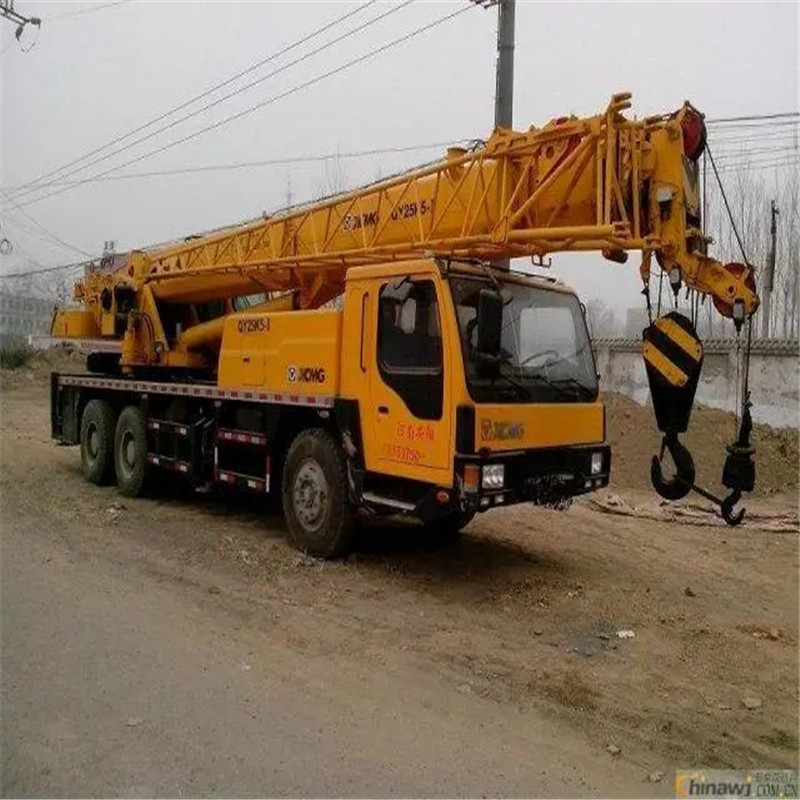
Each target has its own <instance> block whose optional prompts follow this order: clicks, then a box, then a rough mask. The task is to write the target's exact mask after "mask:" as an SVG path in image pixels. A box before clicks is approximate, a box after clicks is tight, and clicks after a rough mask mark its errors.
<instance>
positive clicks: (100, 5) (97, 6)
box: [45, 0, 131, 24]
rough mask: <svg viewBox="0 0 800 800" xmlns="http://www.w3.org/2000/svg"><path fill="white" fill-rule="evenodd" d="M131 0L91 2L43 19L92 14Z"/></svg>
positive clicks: (53, 20) (54, 20)
mask: <svg viewBox="0 0 800 800" xmlns="http://www.w3.org/2000/svg"><path fill="white" fill-rule="evenodd" d="M130 2H131V0H114V2H113V3H93V4H92V5H90V6H86V8H78V9H76V10H75V11H67V12H66V13H64V14H58V15H56V16H55V17H50V19H45V22H47V23H48V24H49V23H51V22H58V21H59V20H62V19H67V18H68V17H77V16H79V15H81V14H92V13H94V12H95V11H104V10H105V9H107V8H114V6H123V5H125V3H130Z"/></svg>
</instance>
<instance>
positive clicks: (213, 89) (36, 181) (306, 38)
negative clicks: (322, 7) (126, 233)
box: [24, 0, 376, 188]
mask: <svg viewBox="0 0 800 800" xmlns="http://www.w3.org/2000/svg"><path fill="white" fill-rule="evenodd" d="M375 2H376V0H368V2H366V3H364V4H362V5H360V6H359V7H358V8H356V9H354V10H352V11H348V12H347V13H346V14H342V15H340V16H338V17H336V19H334V20H333V21H331V22H329V23H327V24H325V25H323V26H322V27H320V28H317V29H316V30H314V31H312V32H311V33H309V34H307V35H306V36H304V37H303V38H301V39H298V40H297V41H295V42H293V43H292V44H290V45H288V46H287V47H284V48H283V49H281V50H279V51H278V52H276V53H272V54H271V55H269V56H267V57H266V58H263V59H261V60H260V61H257V62H256V63H255V64H253V65H251V66H250V67H248V68H247V69H244V70H241V71H240V72H237V73H236V74H235V75H232V76H231V77H230V78H227V79H226V80H224V81H221V82H220V83H217V84H215V85H214V86H212V87H211V88H210V89H206V90H205V91H203V92H200V93H199V94H196V95H194V96H193V97H191V98H189V99H188V100H185V101H184V102H183V103H180V104H179V105H177V106H174V107H173V108H170V109H168V110H167V111H165V112H163V113H161V114H159V115H158V116H156V117H153V118H152V119H150V120H148V121H147V122H145V123H143V124H141V125H139V126H138V127H136V128H134V129H133V130H131V131H128V133H125V134H122V135H120V136H117V137H116V138H114V139H111V140H110V141H109V142H106V143H105V144H104V145H102V146H100V147H96V148H95V149H94V150H90V151H89V152H87V153H84V154H83V155H82V156H79V157H78V158H75V159H73V160H72V161H69V162H68V163H66V164H63V165H62V166H60V167H58V168H57V169H54V170H51V171H50V172H46V173H45V174H44V175H40V176H39V177H38V178H35V179H34V180H33V181H30V182H29V183H27V184H25V187H24V188H39V187H38V184H40V183H41V182H42V181H44V180H46V179H47V178H49V177H51V176H53V175H56V174H58V173H59V172H63V171H64V170H66V169H69V168H70V167H72V166H74V165H76V164H79V163H80V162H81V161H85V160H86V159H88V158H91V157H92V156H93V155H96V154H98V153H101V152H102V151H103V150H107V149H108V148H109V147H113V146H114V145H115V144H118V143H120V142H123V141H125V140H126V139H129V138H130V137H131V136H134V135H135V134H137V133H139V132H140V131H143V130H145V129H146V128H149V127H151V126H153V125H155V124H156V123H158V122H161V121H162V120H164V119H166V118H167V117H171V116H172V115H173V114H176V113H177V112H178V111H182V110H183V109H184V108H187V107H188V106H190V105H192V104H194V103H196V102H197V101H198V100H201V99H202V98H204V97H207V96H208V95H210V94H213V93H214V92H216V91H217V90H218V89H221V88H223V87H224V86H228V85H229V84H231V83H233V82H234V81H236V80H238V79H239V78H241V77H243V76H245V75H247V74H248V73H250V72H253V71H254V70H256V69H258V68H259V67H262V66H264V64H267V63H269V62H271V61H274V60H275V59H277V58H279V57H280V56H282V55H285V54H286V53H288V52H290V51H291V50H294V49H296V48H297V47H300V46H301V45H303V44H305V43H306V42H308V41H310V40H311V39H314V38H316V37H317V36H319V35H320V34H322V33H324V32H325V31H327V30H329V29H330V28H333V27H335V26H336V25H338V24H340V23H341V22H344V21H345V20H346V19H348V18H349V17H352V16H353V15H354V14H358V13H360V12H361V11H364V10H366V9H367V8H369V6H371V5H373V4H374V3H375ZM130 146H133V145H130ZM93 163H94V162H93ZM87 166H89V164H85V165H84V166H83V167H82V168H81V169H83V168H85V167H87ZM76 171H79V170H73V171H72V172H70V173H69V174H73V173H74V172H76ZM62 177H66V176H62Z"/></svg>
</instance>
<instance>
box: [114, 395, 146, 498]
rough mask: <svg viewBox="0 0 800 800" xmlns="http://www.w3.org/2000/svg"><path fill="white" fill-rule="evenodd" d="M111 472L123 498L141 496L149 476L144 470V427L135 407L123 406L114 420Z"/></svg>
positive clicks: (140, 414)
mask: <svg viewBox="0 0 800 800" xmlns="http://www.w3.org/2000/svg"><path fill="white" fill-rule="evenodd" d="M114 468H115V470H116V473H117V486H118V487H119V490H120V492H121V493H122V494H124V495H125V497H139V496H140V495H142V494H145V492H146V491H147V489H148V478H149V473H150V472H151V470H150V469H149V468H148V466H147V426H146V424H145V419H144V414H142V412H141V411H140V410H139V409H138V408H136V406H127V407H126V408H125V409H124V410H123V411H122V413H121V414H120V415H119V419H118V420H117V430H116V433H115V435H114Z"/></svg>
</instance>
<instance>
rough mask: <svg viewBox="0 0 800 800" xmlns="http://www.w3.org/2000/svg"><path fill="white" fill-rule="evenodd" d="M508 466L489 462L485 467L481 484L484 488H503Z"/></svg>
mask: <svg viewBox="0 0 800 800" xmlns="http://www.w3.org/2000/svg"><path fill="white" fill-rule="evenodd" d="M505 474H506V468H505V465H503V464H487V465H486V466H484V468H483V475H482V477H481V486H482V487H483V488H484V489H502V488H503V482H504V481H505Z"/></svg>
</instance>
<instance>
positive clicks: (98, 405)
mask: <svg viewBox="0 0 800 800" xmlns="http://www.w3.org/2000/svg"><path fill="white" fill-rule="evenodd" d="M81 467H82V469H83V474H84V476H85V477H86V480H88V481H91V482H92V483H96V484H97V485H98V486H100V485H102V484H106V483H109V482H110V481H111V479H112V477H113V475H114V409H113V408H112V407H111V404H110V403H108V402H107V401H105V400H90V401H89V402H88V403H87V404H86V408H84V410H83V416H82V417H81Z"/></svg>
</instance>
